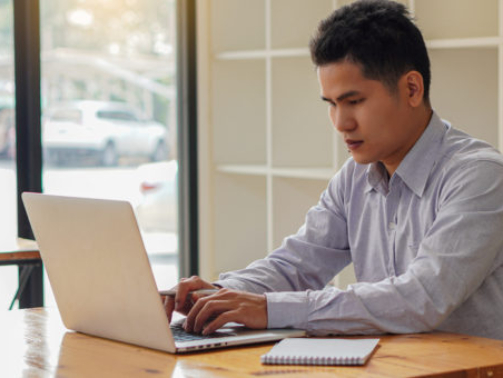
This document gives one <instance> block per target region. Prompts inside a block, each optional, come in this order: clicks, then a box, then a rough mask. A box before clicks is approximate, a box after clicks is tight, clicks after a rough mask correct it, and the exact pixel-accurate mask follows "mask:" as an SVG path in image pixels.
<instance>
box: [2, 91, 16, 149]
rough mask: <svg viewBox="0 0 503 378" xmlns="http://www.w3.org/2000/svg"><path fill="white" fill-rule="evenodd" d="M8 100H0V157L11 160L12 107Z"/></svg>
mask: <svg viewBox="0 0 503 378" xmlns="http://www.w3.org/2000/svg"><path fill="white" fill-rule="evenodd" d="M12 102H13V101H12V100H10V99H3V98H2V99H0V156H2V157H7V158H12V157H13V152H14V142H15V139H14V106H13V104H12Z"/></svg>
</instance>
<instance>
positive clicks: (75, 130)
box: [42, 100, 169, 166]
mask: <svg viewBox="0 0 503 378" xmlns="http://www.w3.org/2000/svg"><path fill="white" fill-rule="evenodd" d="M42 141H43V147H44V158H45V159H47V161H49V162H54V163H59V162H63V161H67V160H70V159H73V158H77V157H93V158H97V159H98V161H99V162H100V163H101V165H104V166H114V165H116V164H117V162H118V159H119V158H120V157H123V156H134V157H146V158H149V159H150V160H152V161H160V160H165V159H167V158H168V155H169V151H168V132H167V129H166V127H165V126H164V125H162V124H160V123H158V122H155V121H152V120H146V119H142V118H141V117H139V115H138V113H137V112H136V111H135V110H134V109H132V108H131V106H129V105H128V104H126V103H121V102H105V101H88V100H83V101H74V102H69V103H63V104H59V105H57V106H54V107H52V108H50V109H48V110H47V111H45V112H44V119H43V126H42Z"/></svg>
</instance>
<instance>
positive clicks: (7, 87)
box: [0, 0, 18, 311]
mask: <svg viewBox="0 0 503 378" xmlns="http://www.w3.org/2000/svg"><path fill="white" fill-rule="evenodd" d="M13 33H14V25H13V3H12V1H9V0H2V1H0V230H1V231H0V252H2V251H7V250H9V249H10V248H13V247H14V246H15V245H16V237H17V201H16V187H17V185H16V164H15V159H14V154H15V149H14V144H15V139H14V135H15V114H14V101H15V91H14V34H13ZM17 283H18V273H17V267H16V266H0V311H2V310H6V309H8V308H9V305H10V302H11V300H12V298H13V297H14V294H15V292H16V289H17Z"/></svg>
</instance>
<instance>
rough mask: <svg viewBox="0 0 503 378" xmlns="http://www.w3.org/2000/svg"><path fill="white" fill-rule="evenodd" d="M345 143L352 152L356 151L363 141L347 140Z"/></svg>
mask: <svg viewBox="0 0 503 378" xmlns="http://www.w3.org/2000/svg"><path fill="white" fill-rule="evenodd" d="M344 142H346V146H347V147H348V149H349V150H350V151H353V150H356V149H357V148H358V147H360V146H361V145H362V144H363V140H353V139H346V140H345V141H344Z"/></svg>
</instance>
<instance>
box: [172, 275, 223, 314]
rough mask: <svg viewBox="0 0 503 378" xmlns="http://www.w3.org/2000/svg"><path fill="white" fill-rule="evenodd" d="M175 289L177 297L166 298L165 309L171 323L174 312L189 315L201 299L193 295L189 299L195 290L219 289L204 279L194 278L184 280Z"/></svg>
mask: <svg viewBox="0 0 503 378" xmlns="http://www.w3.org/2000/svg"><path fill="white" fill-rule="evenodd" d="M173 289H175V290H176V296H175V297H173V296H164V298H163V300H164V309H165V310H166V315H167V316H168V319H169V321H170V322H171V316H172V315H173V311H178V312H180V313H182V314H184V315H187V314H188V313H189V311H190V309H191V308H192V305H193V304H194V303H195V302H197V300H198V299H199V298H198V297H197V295H195V294H193V295H192V297H191V298H189V295H188V294H189V293H190V292H191V291H195V290H201V289H218V288H217V287H216V286H213V285H212V284H211V283H209V282H206V281H204V280H203V279H201V278H199V277H197V276H192V277H190V278H182V279H181V280H180V282H179V283H178V285H177V286H175V287H174V288H173Z"/></svg>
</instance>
